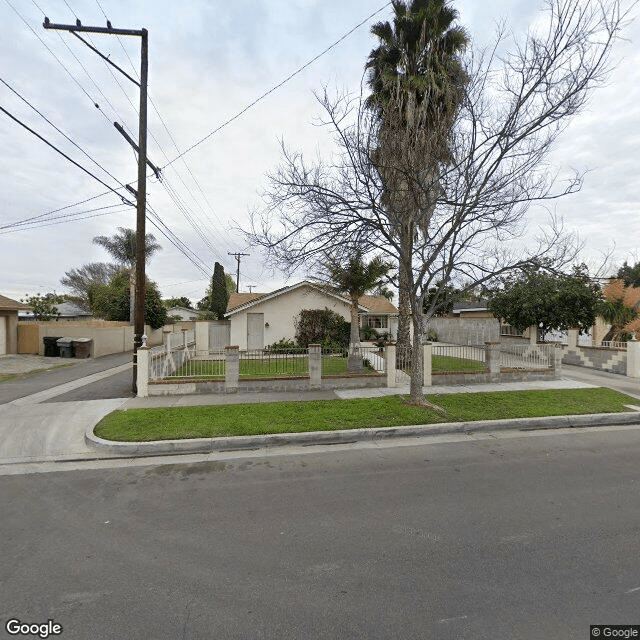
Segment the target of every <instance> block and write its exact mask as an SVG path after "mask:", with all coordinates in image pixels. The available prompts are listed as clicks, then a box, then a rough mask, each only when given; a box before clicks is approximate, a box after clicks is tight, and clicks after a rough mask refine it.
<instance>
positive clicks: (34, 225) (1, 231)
mask: <svg viewBox="0 0 640 640" xmlns="http://www.w3.org/2000/svg"><path fill="white" fill-rule="evenodd" d="M116 207H124V205H121V204H112V205H109V206H106V207H96V208H95V209H87V210H86V211H76V212H74V213H68V214H66V215H64V216H58V217H56V218H49V219H48V220H40V221H34V222H29V223H24V225H25V226H20V228H13V227H17V226H19V225H5V226H3V227H0V235H5V234H7V233H17V232H18V231H27V230H29V231H31V230H32V229H40V228H42V227H51V226H54V225H58V224H65V223H66V222H71V221H70V220H67V219H63V218H69V217H72V216H73V217H74V219H73V220H72V222H77V221H79V220H87V219H88V218H98V217H100V216H107V215H111V214H114V213H124V212H125V211H129V208H128V207H127V208H124V209H118V210H117V211H115V208H116ZM103 209H114V210H113V211H102V213H94V214H93V215H84V214H86V213H92V212H94V211H101V210H103Z"/></svg>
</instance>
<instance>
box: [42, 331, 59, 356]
mask: <svg viewBox="0 0 640 640" xmlns="http://www.w3.org/2000/svg"><path fill="white" fill-rule="evenodd" d="M58 340H60V336H56V337H55V338H54V337H50V336H47V337H46V338H42V341H43V342H44V355H45V356H47V357H48V358H59V357H60V349H58V344H57V343H58Z"/></svg>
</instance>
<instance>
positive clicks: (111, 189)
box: [0, 106, 135, 206]
mask: <svg viewBox="0 0 640 640" xmlns="http://www.w3.org/2000/svg"><path fill="white" fill-rule="evenodd" d="M0 111H2V112H4V113H5V114H6V115H8V116H9V117H10V118H11V119H12V120H14V121H15V122H17V123H18V124H19V125H20V126H22V127H24V128H25V129H26V130H27V131H29V132H30V133H32V134H33V135H34V136H36V138H39V139H40V140H42V142H44V143H45V144H46V145H48V146H49V147H51V148H52V149H53V150H54V151H57V152H58V153H59V154H60V155H61V156H63V157H64V158H66V159H67V160H68V161H69V162H71V163H72V164H74V165H75V166H76V167H78V168H79V169H82V171H84V172H85V173H86V174H88V175H90V176H91V177H92V178H93V179H94V180H97V181H98V182H99V183H100V184H101V185H103V186H105V187H107V189H109V190H110V191H113V193H115V194H116V195H117V196H118V197H119V198H122V201H123V202H124V203H125V204H129V205H131V206H135V205H134V204H133V203H132V202H129V201H128V200H127V199H126V198H125V197H124V196H121V195H120V194H119V193H118V192H117V191H116V190H115V189H113V188H112V187H110V186H109V185H108V184H107V183H106V182H104V181H103V180H101V179H100V178H98V176H96V175H95V174H93V173H91V171H89V169H86V168H85V167H83V166H82V165H81V164H80V163H78V162H76V161H75V160H74V159H73V158H71V157H69V156H68V155H67V154H66V153H65V152H64V151H61V150H60V149H58V147H56V146H55V145H53V144H52V143H51V142H49V141H48V140H47V139H46V138H44V137H43V136H41V135H40V134H39V133H37V132H36V131H34V130H33V129H32V128H31V127H29V126H28V125H26V124H25V123H24V122H22V121H21V120H19V119H18V118H16V117H15V116H14V115H13V114H11V113H9V111H7V110H6V109H5V108H4V107H2V106H0Z"/></svg>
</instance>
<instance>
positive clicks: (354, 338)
mask: <svg viewBox="0 0 640 640" xmlns="http://www.w3.org/2000/svg"><path fill="white" fill-rule="evenodd" d="M359 343H360V323H359V319H358V298H357V297H353V298H351V336H350V338H349V357H348V358H347V371H349V373H358V372H359V371H362V368H363V367H362V356H361V355H360V353H359V351H358V344H359Z"/></svg>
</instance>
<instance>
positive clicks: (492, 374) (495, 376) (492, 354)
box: [484, 342, 500, 382]
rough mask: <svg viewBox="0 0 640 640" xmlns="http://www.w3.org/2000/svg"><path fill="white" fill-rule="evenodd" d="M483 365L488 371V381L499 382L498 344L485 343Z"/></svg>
mask: <svg viewBox="0 0 640 640" xmlns="http://www.w3.org/2000/svg"><path fill="white" fill-rule="evenodd" d="M484 349H485V364H486V367H487V369H488V370H489V380H490V381H491V382H500V343H499V342H485V343H484Z"/></svg>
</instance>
